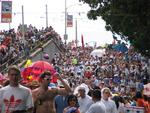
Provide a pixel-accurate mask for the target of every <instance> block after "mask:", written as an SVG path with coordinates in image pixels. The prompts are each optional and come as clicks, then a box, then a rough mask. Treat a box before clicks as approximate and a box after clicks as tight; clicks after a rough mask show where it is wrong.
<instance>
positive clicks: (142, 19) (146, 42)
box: [80, 0, 150, 57]
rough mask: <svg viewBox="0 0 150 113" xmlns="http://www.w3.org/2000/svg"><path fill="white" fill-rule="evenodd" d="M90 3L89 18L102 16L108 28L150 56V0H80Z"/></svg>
mask: <svg viewBox="0 0 150 113" xmlns="http://www.w3.org/2000/svg"><path fill="white" fill-rule="evenodd" d="M80 1H82V2H84V3H87V4H89V6H90V7H91V10H90V11H89V12H88V14H87V16H88V18H89V19H93V20H95V19H97V17H101V18H102V19H103V20H104V21H105V22H106V26H105V27H106V30H109V31H111V32H112V33H113V35H114V37H115V35H116V34H117V35H120V37H121V38H122V39H124V40H126V41H127V40H129V41H130V43H131V44H132V45H133V46H134V47H135V49H136V50H137V51H139V52H141V53H142V54H144V55H146V56H149V57H150V0H80Z"/></svg>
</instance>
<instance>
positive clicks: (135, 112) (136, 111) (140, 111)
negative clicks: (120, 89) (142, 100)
mask: <svg viewBox="0 0 150 113" xmlns="http://www.w3.org/2000/svg"><path fill="white" fill-rule="evenodd" d="M124 110H125V113H144V108H143V107H132V106H130V107H127V106H125V107H124Z"/></svg>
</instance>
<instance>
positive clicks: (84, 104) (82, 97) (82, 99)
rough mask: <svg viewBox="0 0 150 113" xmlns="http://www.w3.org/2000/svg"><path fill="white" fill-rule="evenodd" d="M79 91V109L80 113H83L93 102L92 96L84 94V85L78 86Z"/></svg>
mask: <svg viewBox="0 0 150 113" xmlns="http://www.w3.org/2000/svg"><path fill="white" fill-rule="evenodd" d="M78 93H79V98H78V102H79V109H80V112H81V113H85V112H86V111H87V110H88V108H89V107H90V106H91V104H93V101H92V98H91V97H90V96H89V95H87V94H86V90H85V87H84V86H79V88H78Z"/></svg>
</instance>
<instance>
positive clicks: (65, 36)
mask: <svg viewBox="0 0 150 113" xmlns="http://www.w3.org/2000/svg"><path fill="white" fill-rule="evenodd" d="M67 39H68V35H67V0H65V34H64V40H65V44H67Z"/></svg>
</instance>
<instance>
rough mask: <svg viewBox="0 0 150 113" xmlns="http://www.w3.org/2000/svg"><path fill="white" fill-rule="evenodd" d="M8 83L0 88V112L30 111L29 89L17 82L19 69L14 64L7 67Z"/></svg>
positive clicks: (30, 96)
mask: <svg viewBox="0 0 150 113" xmlns="http://www.w3.org/2000/svg"><path fill="white" fill-rule="evenodd" d="M8 78H9V85H7V86H5V87H3V88H1V89H0V113H32V110H33V99H32V93H31V90H30V89H29V88H27V87H24V86H22V85H21V84H19V82H20V80H21V74H20V70H19V69H18V68H17V67H16V66H11V67H10V68H9V69H8Z"/></svg>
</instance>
